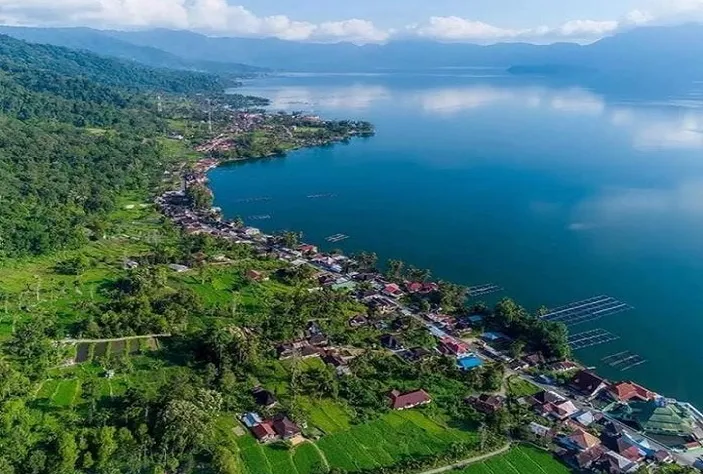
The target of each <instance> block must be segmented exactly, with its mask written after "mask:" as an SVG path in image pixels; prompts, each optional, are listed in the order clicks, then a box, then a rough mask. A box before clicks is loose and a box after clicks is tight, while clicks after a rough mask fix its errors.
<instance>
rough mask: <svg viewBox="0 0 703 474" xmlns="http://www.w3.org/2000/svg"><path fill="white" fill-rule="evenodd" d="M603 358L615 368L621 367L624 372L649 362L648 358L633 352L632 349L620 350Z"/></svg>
mask: <svg viewBox="0 0 703 474" xmlns="http://www.w3.org/2000/svg"><path fill="white" fill-rule="evenodd" d="M601 360H602V361H603V362H605V363H606V364H608V365H609V366H610V367H612V368H614V369H620V371H622V372H624V371H626V370H630V369H632V368H634V367H637V366H638V365H642V364H644V363H646V362H648V361H647V359H645V358H643V357H642V356H640V355H638V354H633V353H632V352H630V351H623V352H618V353H617V354H612V355H609V356H607V357H604V358H603V359H601Z"/></svg>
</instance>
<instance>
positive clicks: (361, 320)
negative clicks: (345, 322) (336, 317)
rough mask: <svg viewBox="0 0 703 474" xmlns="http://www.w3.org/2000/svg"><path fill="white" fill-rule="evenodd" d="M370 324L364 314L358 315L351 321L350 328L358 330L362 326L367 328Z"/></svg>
mask: <svg viewBox="0 0 703 474" xmlns="http://www.w3.org/2000/svg"><path fill="white" fill-rule="evenodd" d="M368 323H369V320H368V318H367V317H366V316H364V315H363V314H357V315H356V316H354V317H353V318H351V319H350V320H349V326H351V327H353V328H358V327H361V326H366V325H367V324H368Z"/></svg>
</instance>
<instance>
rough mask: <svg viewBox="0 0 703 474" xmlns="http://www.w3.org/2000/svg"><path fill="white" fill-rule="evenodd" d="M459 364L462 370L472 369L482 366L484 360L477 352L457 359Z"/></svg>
mask: <svg viewBox="0 0 703 474" xmlns="http://www.w3.org/2000/svg"><path fill="white" fill-rule="evenodd" d="M457 364H459V368H460V369H461V370H471V369H475V368H476V367H481V366H482V365H483V361H482V360H481V359H480V358H479V357H478V356H477V355H476V354H469V355H466V356H464V357H461V358H459V359H457Z"/></svg>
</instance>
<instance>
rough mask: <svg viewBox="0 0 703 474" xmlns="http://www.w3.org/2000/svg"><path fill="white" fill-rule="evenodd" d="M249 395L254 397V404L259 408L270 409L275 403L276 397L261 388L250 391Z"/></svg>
mask: <svg viewBox="0 0 703 474" xmlns="http://www.w3.org/2000/svg"><path fill="white" fill-rule="evenodd" d="M251 394H252V395H253V396H254V401H255V402H256V404H257V405H259V406H261V407H265V408H272V407H273V406H275V405H276V403H277V400H276V396H275V395H274V394H273V393H271V392H269V391H268V390H265V389H263V388H261V387H257V388H255V389H254V390H252V392H251Z"/></svg>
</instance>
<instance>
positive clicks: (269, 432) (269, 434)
mask: <svg viewBox="0 0 703 474" xmlns="http://www.w3.org/2000/svg"><path fill="white" fill-rule="evenodd" d="M251 433H252V434H253V435H254V436H255V437H256V439H258V440H259V441H260V442H262V443H268V442H269V441H273V440H275V439H276V438H278V435H276V431H275V430H274V429H273V422H271V421H270V420H266V421H264V422H262V423H259V424H258V425H255V426H253V427H252V428H251Z"/></svg>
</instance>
